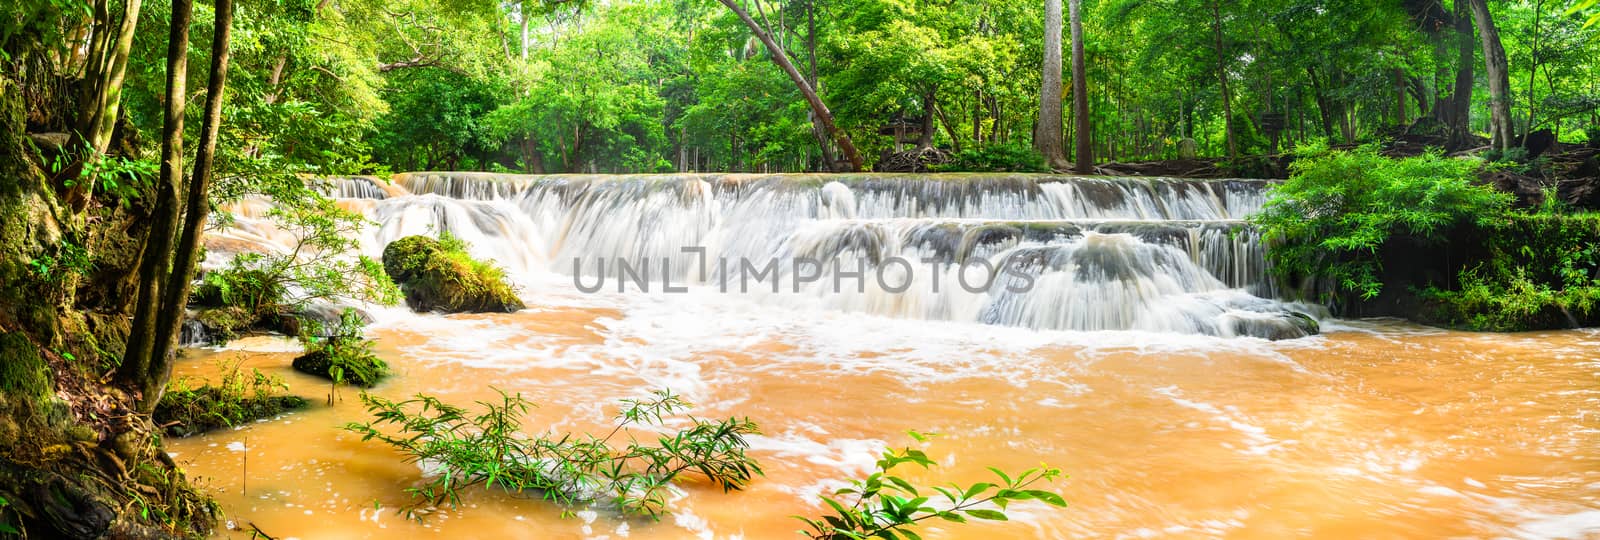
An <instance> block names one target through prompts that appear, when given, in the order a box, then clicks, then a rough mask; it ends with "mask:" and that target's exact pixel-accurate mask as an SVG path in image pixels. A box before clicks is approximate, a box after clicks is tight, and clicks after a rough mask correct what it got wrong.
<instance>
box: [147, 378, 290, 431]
mask: <svg viewBox="0 0 1600 540" xmlns="http://www.w3.org/2000/svg"><path fill="white" fill-rule="evenodd" d="M223 368H224V369H223V372H222V379H221V380H220V381H219V382H218V384H216V385H215V386H213V385H208V384H203V382H200V381H197V380H195V379H191V378H187V377H185V378H180V379H178V380H175V381H172V384H170V385H168V387H167V391H166V393H164V394H162V395H161V402H160V403H157V404H156V410H155V413H154V414H153V416H152V418H153V419H154V421H155V423H156V425H159V426H162V429H163V431H165V432H166V433H167V434H168V435H171V436H174V437H187V436H190V435H195V434H199V433H205V432H207V431H211V430H214V429H219V428H224V427H233V426H237V425H241V424H244V423H246V422H251V421H254V420H257V419H260V418H270V417H273V416H277V415H279V414H283V413H284V412H288V411H291V410H294V409H299V408H302V407H305V406H306V400H305V399H303V398H301V397H299V396H291V395H287V394H286V392H287V391H288V390H289V386H288V385H287V384H284V382H283V380H282V379H279V378H277V377H270V376H267V375H265V374H263V373H261V372H260V371H258V370H254V369H252V370H250V373H248V374H247V373H245V372H244V371H243V370H241V369H239V363H238V362H234V363H233V364H231V365H228V364H224V366H223Z"/></svg>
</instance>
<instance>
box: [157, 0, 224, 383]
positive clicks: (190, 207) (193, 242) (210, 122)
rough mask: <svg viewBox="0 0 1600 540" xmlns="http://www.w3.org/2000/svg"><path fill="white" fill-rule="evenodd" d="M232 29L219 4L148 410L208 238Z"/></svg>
mask: <svg viewBox="0 0 1600 540" xmlns="http://www.w3.org/2000/svg"><path fill="white" fill-rule="evenodd" d="M232 29H233V0H216V24H215V25H214V30H213V32H212V35H211V79H210V80H209V81H207V83H206V111H205V117H204V118H203V119H202V120H201V122H200V141H199V148H198V149H197V150H196V151H195V156H194V170H193V172H192V173H191V174H190V175H189V185H188V193H187V199H188V200H187V201H186V204H185V206H186V208H185V209H184V218H183V234H182V236H179V237H178V249H177V251H175V252H174V253H173V259H172V269H171V274H170V275H169V277H168V278H167V283H166V287H165V289H166V290H165V294H164V296H163V298H162V300H161V308H160V309H159V310H158V313H159V317H157V319H156V331H157V332H158V333H157V334H156V336H155V340H154V342H153V344H152V349H151V350H152V351H153V352H154V354H152V355H151V356H150V369H149V372H148V374H147V378H148V379H150V380H151V382H152V383H153V384H152V386H151V390H146V391H145V392H144V395H145V402H146V403H149V404H150V405H149V407H154V406H155V405H154V404H155V403H158V402H160V401H161V394H162V392H163V391H164V390H165V389H166V386H167V380H168V379H170V378H171V377H172V363H171V359H172V356H173V355H172V352H173V344H174V341H175V340H176V338H177V336H178V330H179V328H180V327H181V326H182V325H183V312H184V308H185V306H187V305H188V303H189V285H190V282H192V281H193V280H194V266H195V263H196V262H198V261H197V258H198V257H197V255H198V254H199V251H200V237H201V235H203V234H205V226H206V218H207V217H208V216H209V214H210V213H211V203H210V201H209V199H208V198H207V194H208V192H209V191H210V187H211V174H212V167H211V165H212V162H213V161H214V158H215V156H216V149H217V131H218V129H220V127H221V124H222V97H223V96H222V94H223V90H224V88H225V87H226V85H227V80H228V59H229V55H228V44H229V41H230V37H231V35H232Z"/></svg>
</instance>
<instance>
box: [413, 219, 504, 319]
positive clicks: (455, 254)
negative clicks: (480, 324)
mask: <svg viewBox="0 0 1600 540" xmlns="http://www.w3.org/2000/svg"><path fill="white" fill-rule="evenodd" d="M383 271H384V273H387V274H388V275H389V279H392V280H394V282H395V283H396V284H398V285H399V286H400V290H401V291H403V292H404V293H405V296H406V305H408V306H411V309H413V310H416V311H442V312H445V313H461V312H473V313H483V312H512V311H517V310H519V309H522V308H523V307H525V306H524V305H523V303H522V300H521V299H519V298H517V294H516V291H515V290H514V289H512V287H511V285H509V284H508V283H506V279H505V272H504V271H502V270H500V269H499V268H497V267H495V266H494V265H493V264H490V263H487V262H484V261H479V260H475V259H473V258H472V257H471V256H469V255H467V253H466V252H465V251H463V250H461V249H459V248H451V247H450V246H448V245H446V244H444V243H441V242H440V241H438V240H434V239H432V238H428V237H426V236H408V237H405V238H401V239H399V240H396V241H394V242H391V243H390V244H389V245H388V246H385V247H384V248H383Z"/></svg>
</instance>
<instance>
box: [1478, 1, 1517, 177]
mask: <svg viewBox="0 0 1600 540" xmlns="http://www.w3.org/2000/svg"><path fill="white" fill-rule="evenodd" d="M1468 3H1469V4H1470V5H1471V7H1472V18H1473V20H1474V21H1477V23H1478V37H1479V38H1480V39H1482V40H1483V67H1484V70H1485V72H1486V73H1487V75H1488V77H1489V140H1490V143H1489V144H1490V145H1491V146H1493V147H1495V148H1499V149H1501V150H1505V149H1507V148H1510V147H1511V137H1512V135H1511V76H1510V73H1509V72H1508V71H1507V69H1506V67H1507V66H1506V49H1505V47H1503V46H1501V45H1500V32H1499V31H1498V30H1495V27H1494V19H1493V18H1491V17H1490V16H1489V5H1488V4H1487V3H1485V0H1468Z"/></svg>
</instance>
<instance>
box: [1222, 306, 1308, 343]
mask: <svg viewBox="0 0 1600 540" xmlns="http://www.w3.org/2000/svg"><path fill="white" fill-rule="evenodd" d="M1321 330H1322V325H1321V324H1319V323H1317V319H1316V318H1314V317H1312V316H1310V315H1307V314H1305V313H1301V312H1298V311H1281V312H1277V313H1262V314H1260V315H1259V316H1240V317H1236V318H1234V320H1233V332H1234V334H1235V335H1239V336H1250V337H1258V338H1261V339H1265V340H1269V341H1278V340H1283V339H1298V338H1303V337H1306V336H1312V335H1316V334H1319V333H1321Z"/></svg>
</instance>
